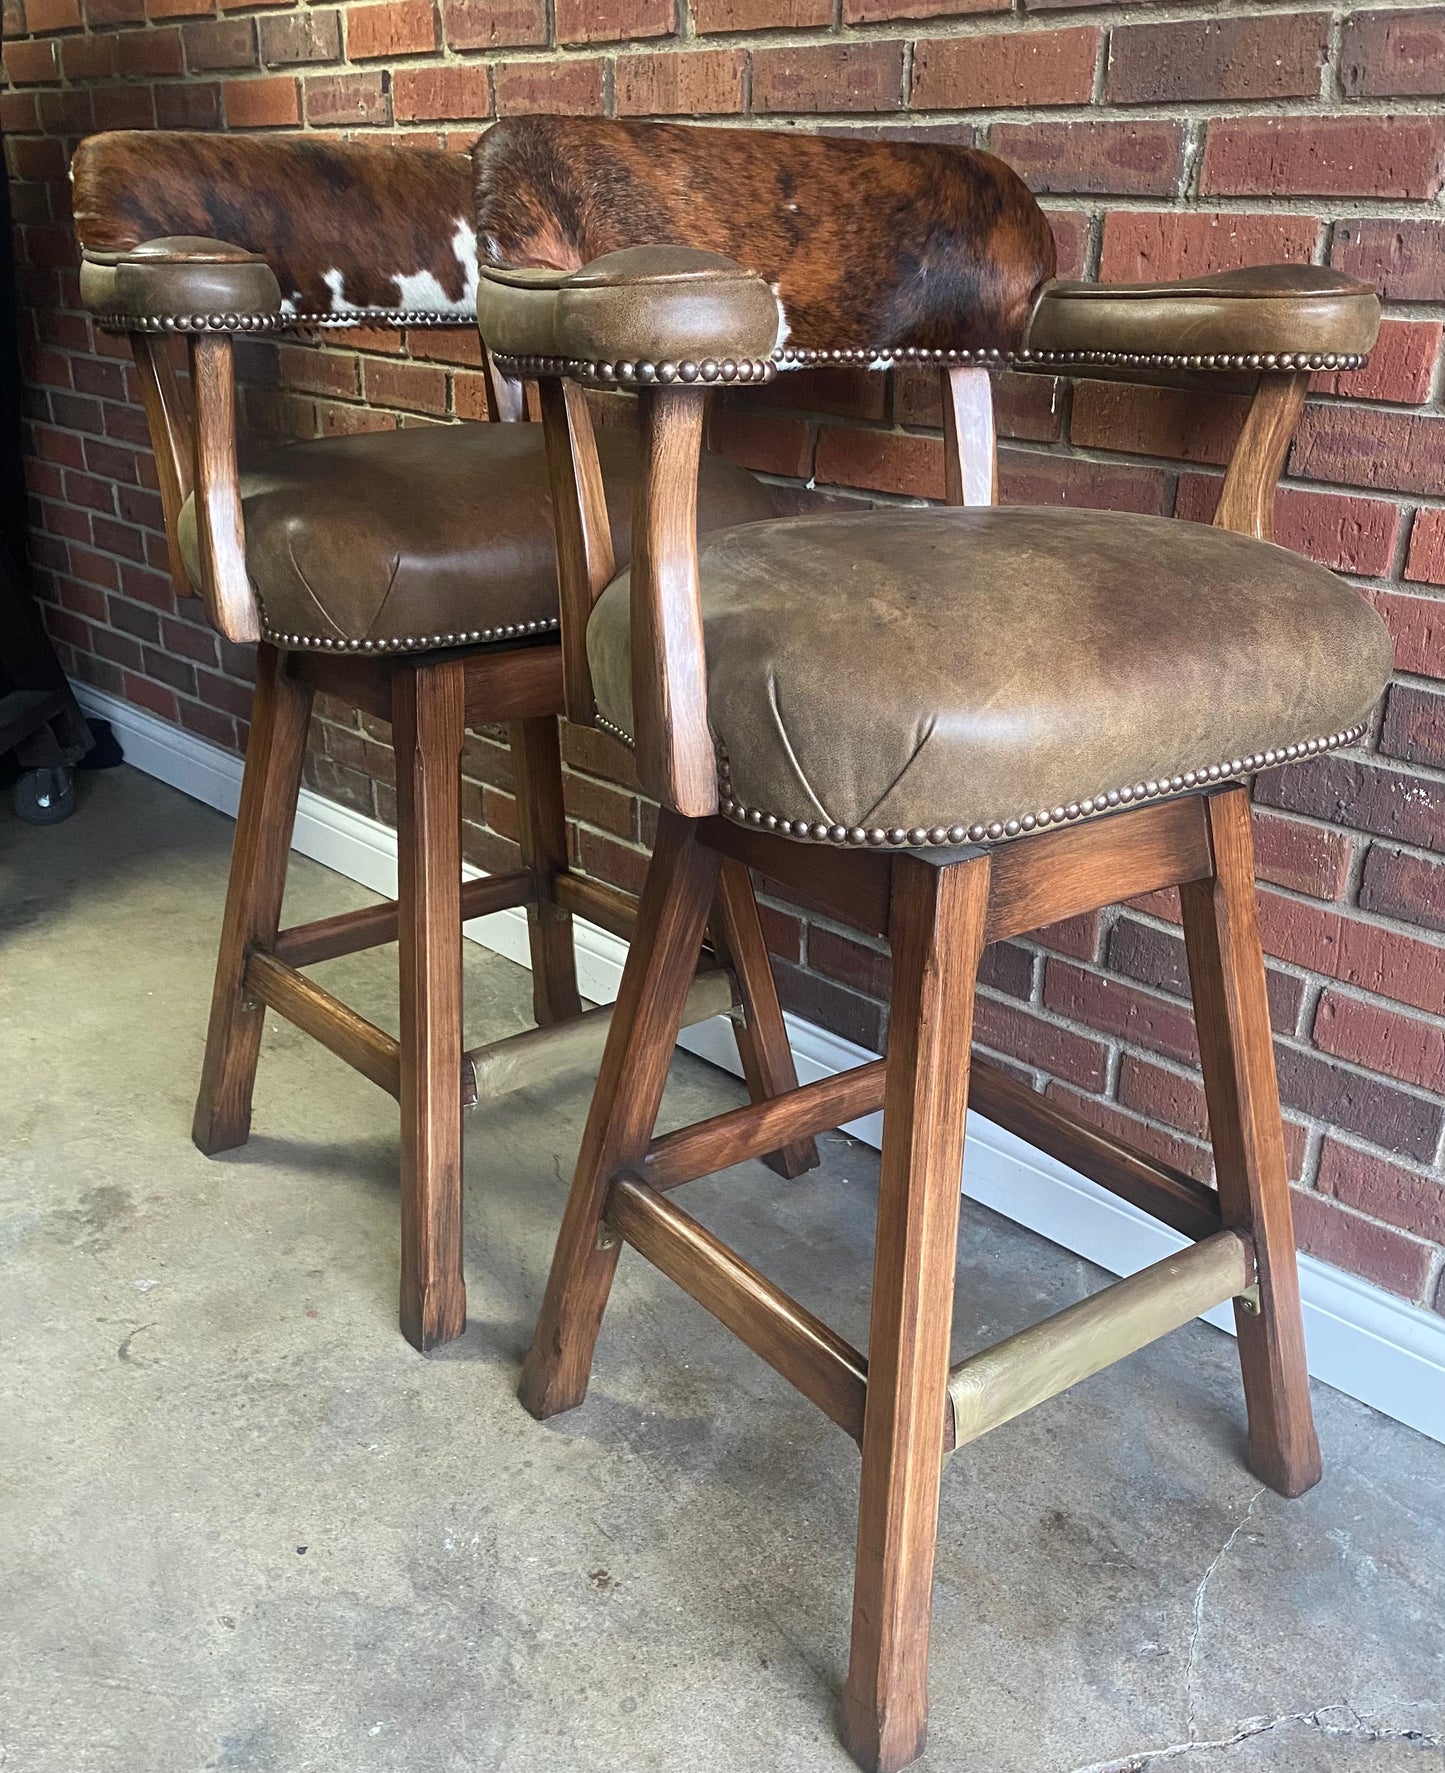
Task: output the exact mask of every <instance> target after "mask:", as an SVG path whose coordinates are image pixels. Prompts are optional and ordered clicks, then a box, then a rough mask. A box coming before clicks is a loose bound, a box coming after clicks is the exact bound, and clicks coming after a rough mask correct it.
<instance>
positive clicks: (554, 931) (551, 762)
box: [510, 714, 582, 1027]
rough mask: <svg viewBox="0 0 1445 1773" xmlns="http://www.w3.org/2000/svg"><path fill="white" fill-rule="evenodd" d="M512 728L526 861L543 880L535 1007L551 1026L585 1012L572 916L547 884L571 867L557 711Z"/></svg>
mask: <svg viewBox="0 0 1445 1773" xmlns="http://www.w3.org/2000/svg"><path fill="white" fill-rule="evenodd" d="M510 730H511V740H512V770H513V773H514V775H515V777H516V782H517V821H518V827H519V829H518V834H517V835H518V842H519V843H520V845H521V849H522V861H523V862H524V863H525V865H526V866H527V867H528V868H531V869H532V870H533V871H534V872H535V873H536V875H537V877H538V879H539V880H540V881H542V882H543V891H542V893H541V895H540V896H539V898H538V900H537V903H536V904H534V905H529V906H528V907H527V939H528V941H529V943H530V944H531V949H532V1010H533V1014H534V1015H535V1016H536V1018H537V1023H538V1026H539V1027H546V1026H547V1025H548V1024H549V1023H551V1022H562V1021H565V1020H566V1019H567V1017H569V1016H578V1015H580V1014H581V1013H582V999H581V997H580V996H579V995H578V992H577V959H576V955H575V952H574V950H573V947H572V914H571V912H569V911H564V910H563V909H562V908H561V906H560V905H556V904H554V903H553V902H552V899H551V897H550V893H549V890H548V884H547V883H550V881H551V880H552V879H553V878H554V877H555V876H556V875H557V874H559V873H561V871H562V870H563V869H564V868H565V867H566V866H567V812H566V808H565V806H564V804H563V799H562V752H561V748H560V747H559V745H558V743H557V721H556V719H555V717H554V716H553V715H550V714H547V715H538V716H537V717H536V718H534V719H531V720H515V721H513V722H512V726H511V729H510Z"/></svg>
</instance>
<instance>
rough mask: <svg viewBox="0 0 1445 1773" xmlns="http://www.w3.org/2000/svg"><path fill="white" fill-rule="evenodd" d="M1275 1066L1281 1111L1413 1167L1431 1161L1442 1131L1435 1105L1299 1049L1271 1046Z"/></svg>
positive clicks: (1441, 1113)
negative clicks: (1345, 1135)
mask: <svg viewBox="0 0 1445 1773" xmlns="http://www.w3.org/2000/svg"><path fill="white" fill-rule="evenodd" d="M1275 1066H1276V1068H1277V1070H1278V1072H1279V1093H1280V1100H1281V1101H1282V1102H1283V1103H1284V1104H1285V1105H1286V1107H1289V1108H1297V1109H1299V1110H1300V1111H1301V1112H1302V1113H1304V1114H1307V1115H1309V1116H1310V1117H1311V1119H1314V1120H1320V1121H1324V1122H1326V1123H1327V1124H1328V1125H1331V1126H1335V1127H1339V1128H1341V1129H1342V1130H1344V1131H1346V1132H1351V1133H1354V1134H1355V1135H1356V1136H1357V1137H1358V1138H1361V1139H1365V1140H1368V1141H1369V1143H1370V1144H1372V1145H1378V1146H1380V1147H1381V1148H1382V1149H1383V1150H1385V1151H1392V1152H1394V1153H1395V1154H1396V1155H1397V1156H1400V1157H1408V1158H1412V1159H1413V1160H1414V1161H1415V1162H1416V1163H1429V1162H1430V1161H1431V1159H1432V1158H1433V1157H1434V1155H1435V1148H1436V1146H1437V1145H1438V1144H1439V1142H1440V1133H1441V1129H1442V1127H1445V1108H1442V1106H1441V1104H1440V1103H1439V1102H1429V1101H1426V1100H1425V1098H1424V1097H1422V1096H1415V1095H1411V1094H1409V1093H1408V1092H1406V1091H1405V1090H1401V1089H1397V1088H1396V1087H1395V1086H1394V1085H1393V1084H1389V1083H1386V1082H1384V1081H1383V1080H1382V1079H1379V1078H1375V1077H1369V1076H1366V1075H1365V1074H1363V1073H1362V1072H1358V1071H1354V1070H1350V1069H1347V1068H1346V1067H1345V1066H1343V1065H1337V1064H1335V1063H1334V1062H1333V1061H1332V1060H1329V1059H1325V1058H1322V1057H1321V1056H1320V1055H1319V1054H1317V1053H1307V1052H1305V1051H1303V1050H1302V1049H1301V1048H1299V1047H1293V1046H1288V1045H1284V1044H1280V1043H1276V1047H1275Z"/></svg>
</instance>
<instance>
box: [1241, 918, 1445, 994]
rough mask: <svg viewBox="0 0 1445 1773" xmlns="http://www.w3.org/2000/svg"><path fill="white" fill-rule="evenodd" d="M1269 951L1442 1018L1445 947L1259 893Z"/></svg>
mask: <svg viewBox="0 0 1445 1773" xmlns="http://www.w3.org/2000/svg"><path fill="white" fill-rule="evenodd" d="M1259 920H1260V933H1261V935H1262V937H1263V940H1264V947H1265V952H1266V953H1267V954H1272V955H1275V956H1276V957H1277V958H1278V959H1280V960H1284V961H1289V962H1290V963H1291V964H1292V965H1294V966H1298V967H1304V968H1305V969H1307V970H1308V971H1310V972H1313V973H1320V974H1322V975H1323V976H1324V977H1325V978H1327V979H1337V980H1339V982H1340V983H1341V984H1342V985H1354V986H1356V987H1358V988H1359V989H1361V990H1363V991H1373V992H1375V993H1377V994H1378V995H1379V996H1381V997H1388V998H1390V999H1391V1000H1392V1001H1394V1002H1395V1003H1403V1004H1409V1005H1410V1006H1411V1008H1413V1009H1417V1010H1425V1011H1427V1012H1429V1013H1430V1014H1432V1015H1434V1014H1438V1013H1439V1009H1440V1005H1441V1004H1442V1003H1445V946H1442V945H1441V944H1440V943H1437V942H1428V941H1424V940H1422V939H1421V938H1419V937H1417V936H1411V935H1408V934H1407V933H1406V932H1405V931H1403V930H1399V929H1389V928H1386V927H1385V926H1383V925H1381V924H1376V923H1366V922H1364V921H1363V920H1362V919H1360V918H1355V917H1350V916H1347V915H1344V914H1342V913H1341V912H1338V911H1333V910H1327V909H1326V908H1325V907H1324V906H1322V905H1311V904H1308V903H1307V902H1306V901H1305V900H1303V899H1287V898H1285V897H1284V895H1283V894H1281V893H1276V892H1272V891H1270V890H1268V889H1267V888H1266V889H1264V890H1262V891H1261V892H1260V894H1259Z"/></svg>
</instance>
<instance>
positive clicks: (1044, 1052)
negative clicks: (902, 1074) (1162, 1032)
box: [809, 946, 1108, 1092]
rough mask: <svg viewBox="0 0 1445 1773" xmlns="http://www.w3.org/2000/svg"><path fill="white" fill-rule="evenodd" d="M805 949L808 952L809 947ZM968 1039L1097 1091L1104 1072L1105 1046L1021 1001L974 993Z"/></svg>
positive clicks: (1033, 1067)
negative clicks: (971, 1022)
mask: <svg viewBox="0 0 1445 1773" xmlns="http://www.w3.org/2000/svg"><path fill="white" fill-rule="evenodd" d="M809 953H810V954H811V953H812V949H811V946H810V948H809ZM973 1037H974V1039H975V1041H977V1042H978V1044H979V1045H980V1046H983V1047H987V1048H989V1049H990V1050H991V1051H993V1052H995V1053H1002V1054H1004V1055H1005V1056H1006V1057H1008V1058H1011V1059H1017V1060H1018V1061H1019V1062H1020V1063H1021V1064H1024V1065H1027V1066H1029V1067H1030V1068H1031V1069H1034V1070H1037V1071H1045V1072H1048V1073H1049V1074H1050V1076H1052V1077H1057V1078H1061V1079H1062V1080H1063V1081H1064V1082H1065V1083H1072V1084H1076V1085H1077V1086H1078V1087H1079V1088H1080V1089H1083V1090H1089V1091H1091V1092H1097V1091H1100V1090H1102V1089H1103V1087H1104V1082H1105V1078H1106V1076H1107V1072H1108V1049H1107V1048H1106V1047H1105V1045H1104V1043H1103V1041H1101V1040H1092V1039H1089V1038H1087V1037H1086V1036H1084V1035H1081V1034H1079V1033H1077V1032H1076V1031H1075V1030H1073V1029H1070V1028H1063V1027H1061V1026H1060V1025H1059V1024H1058V1023H1057V1022H1050V1021H1047V1020H1046V1019H1045V1018H1044V1017H1042V1016H1040V1015H1037V1014H1035V1013H1033V1012H1031V1011H1029V1010H1027V1009H1025V1008H1023V1007H1022V1006H1021V1005H1018V1004H1013V1003H1004V1002H1001V1001H1000V1000H999V999H998V998H995V997H986V996H983V995H980V996H979V998H978V1000H977V1002H976V1004H975V1007H974V1024H973Z"/></svg>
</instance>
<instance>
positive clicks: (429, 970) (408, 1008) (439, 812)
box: [392, 658, 467, 1350]
mask: <svg viewBox="0 0 1445 1773" xmlns="http://www.w3.org/2000/svg"><path fill="white" fill-rule="evenodd" d="M466 678H467V672H466V665H465V664H464V662H463V661H462V660H461V659H457V658H453V659H442V660H440V661H433V662H430V663H423V664H420V665H417V666H414V667H405V666H403V667H398V668H397V670H396V673H395V676H394V680H393V685H392V746H393V749H394V750H395V753H396V811H397V906H398V920H397V940H398V944H399V949H400V952H399V963H400V965H399V971H400V979H401V1329H402V1334H403V1335H404V1336H405V1337H406V1339H407V1341H408V1342H410V1343H411V1344H412V1346H413V1347H414V1348H419V1349H422V1350H426V1349H430V1348H436V1347H439V1346H440V1345H441V1344H442V1343H444V1342H450V1341H451V1340H452V1339H453V1338H454V1337H457V1336H460V1335H461V1333H462V1331H463V1330H464V1329H465V1328H466V1319H467V1304H466V1286H465V1283H464V1281H463V1278H462V1104H461V1072H462V914H461V885H462V840H461V826H462V821H461V752H462V739H463V734H464V727H465V713H464V708H465V694H466Z"/></svg>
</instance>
